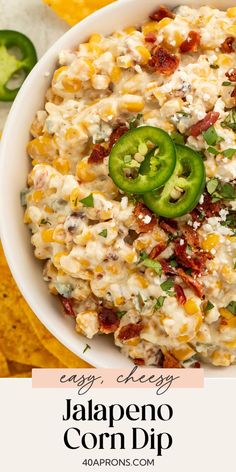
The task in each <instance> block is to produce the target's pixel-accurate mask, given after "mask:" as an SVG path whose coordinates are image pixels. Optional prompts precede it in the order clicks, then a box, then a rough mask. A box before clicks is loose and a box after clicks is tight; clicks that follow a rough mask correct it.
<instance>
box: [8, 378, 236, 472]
mask: <svg viewBox="0 0 236 472" xmlns="http://www.w3.org/2000/svg"><path fill="white" fill-rule="evenodd" d="M0 392H1V402H0V449H1V452H0V468H1V469H2V470H3V471H4V472H15V471H19V472H32V471H33V472H54V471H55V472H64V471H72V470H73V472H83V471H85V472H87V471H91V472H96V471H97V470H98V471H102V472H111V471H115V472H116V471H120V472H121V471H122V472H124V471H126V470H127V471H128V472H136V471H138V472H139V471H143V472H144V471H145V472H149V471H150V472H152V471H155V472H172V471H175V472H199V471H200V470H201V471H203V472H222V471H224V470H230V471H233V470H235V449H236V447H235V424H236V408H235V394H236V379H224V380H219V379H218V380H217V379H208V380H206V381H205V388H204V389H195V390H192V389H172V390H169V391H168V392H167V393H166V394H164V395H162V396H156V394H155V390H151V389H150V390H142V389H139V390H136V391H135V394H134V390H131V389H130V390H128V389H125V390H122V391H121V390H114V389H113V390H108V389H107V390H105V389H104V390H102V389H99V390H96V389H94V390H93V391H90V392H89V393H87V394H86V395H84V396H83V397H81V396H78V394H77V391H76V389H75V390H71V389H70V390H66V389H65V390H61V389H32V387H31V379H17V380H16V379H1V380H0ZM66 398H72V399H73V402H75V403H85V402H86V401H87V400H89V399H90V398H93V399H94V402H96V403H105V404H106V405H109V404H112V403H116V402H117V403H119V402H120V403H122V404H123V406H125V405H127V404H129V403H133V402H135V403H136V404H140V405H141V404H146V403H150V402H151V403H152V402H154V404H156V405H159V404H160V403H169V404H170V405H171V406H172V407H173V409H174V416H173V419H172V420H170V421H169V422H165V423H164V422H159V423H157V424H155V425H153V424H148V422H147V423H146V424H145V426H144V424H143V422H142V424H138V423H137V422H135V423H132V424H130V423H131V422H128V421H127V420H126V421H120V422H119V423H118V425H119V426H118V429H117V430H116V432H118V431H123V432H125V431H127V437H128V436H129V434H130V429H131V427H132V426H141V427H144V428H145V427H146V428H149V427H153V426H154V427H155V428H156V429H157V430H158V432H163V431H167V432H169V433H170V434H171V435H172V437H173V446H172V447H171V449H169V450H167V451H166V452H164V455H163V457H161V458H156V459H155V467H149V468H146V467H142V468H140V467H127V468H126V467H125V468H124V467H120V468H117V467H109V468H105V467H95V466H93V467H83V466H82V465H81V463H82V461H83V459H84V458H85V457H86V458H93V459H95V458H125V457H126V458H127V457H129V458H130V457H132V458H134V457H145V458H153V457H156V456H155V451H154V452H153V451H151V452H150V451H149V450H148V449H145V451H144V450H142V451H141V452H140V451H132V450H129V448H128V447H127V450H126V451H119V450H118V451H109V450H107V451H97V450H94V451H83V450H81V449H78V450H74V451H73V450H69V449H67V448H66V447H65V446H64V443H63V435H64V432H65V430H66V429H67V428H68V427H69V426H74V427H78V428H80V429H81V430H84V431H85V430H88V431H93V432H96V433H101V432H104V431H106V427H105V424H104V423H101V422H99V423H97V422H93V424H91V423H87V424H84V423H78V422H77V423H78V424H76V422H70V424H69V421H68V422H65V421H64V422H63V421H62V415H63V414H64V412H65V403H66V402H65V399H66ZM110 432H111V431H110ZM112 432H114V431H112ZM143 451H144V452H143Z"/></svg>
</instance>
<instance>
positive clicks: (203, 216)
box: [198, 211, 206, 221]
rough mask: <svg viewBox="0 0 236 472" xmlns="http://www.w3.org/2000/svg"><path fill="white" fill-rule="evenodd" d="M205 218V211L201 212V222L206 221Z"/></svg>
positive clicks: (199, 217)
mask: <svg viewBox="0 0 236 472" xmlns="http://www.w3.org/2000/svg"><path fill="white" fill-rule="evenodd" d="M205 216H206V213H205V211H201V212H200V213H199V216H198V219H199V221H202V220H204V218H205Z"/></svg>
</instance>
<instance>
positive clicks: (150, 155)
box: [109, 126, 176, 193]
mask: <svg viewBox="0 0 236 472" xmlns="http://www.w3.org/2000/svg"><path fill="white" fill-rule="evenodd" d="M146 159H148V162H149V165H148V167H147V168H146V167H142V166H141V163H142V161H145V160H146ZM175 163H176V153H175V146H174V143H173V141H172V139H171V138H170V136H169V135H168V134H167V133H166V132H165V131H163V130H161V129H159V128H155V127H153V126H141V127H139V128H136V129H133V130H131V131H128V132H127V133H126V134H124V135H123V136H122V137H121V138H120V139H119V141H117V143H116V144H115V145H114V146H113V148H112V150H111V153H110V157H109V174H110V176H111V178H112V180H113V181H114V183H115V184H116V185H117V187H119V188H120V189H121V190H123V191H125V192H129V193H144V192H149V191H151V190H154V189H155V188H158V187H161V186H162V185H163V184H164V183H165V182H166V181H167V180H168V179H169V178H170V176H171V174H172V172H173V170H174V168H175ZM142 169H143V170H142Z"/></svg>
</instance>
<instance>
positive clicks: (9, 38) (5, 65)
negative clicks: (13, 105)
mask: <svg viewBox="0 0 236 472" xmlns="http://www.w3.org/2000/svg"><path fill="white" fill-rule="evenodd" d="M14 47H15V48H18V49H19V50H20V52H21V54H22V58H21V59H17V58H16V57H15V56H14V55H13V54H10V53H9V52H8V50H9V49H10V48H14ZM36 62H37V54H36V51H35V48H34V45H33V44H32V42H31V41H30V39H29V38H27V36H25V35H24V34H22V33H18V31H11V30H0V101H4V102H11V101H12V100H14V98H15V96H16V94H17V92H18V90H19V88H20V87H17V88H15V89H14V90H11V89H9V88H8V86H7V83H8V81H9V80H10V79H11V78H12V77H13V75H14V74H15V73H16V72H19V71H21V70H23V71H24V72H25V74H26V75H28V74H29V72H30V71H31V69H32V68H33V67H34V65H35V64H36Z"/></svg>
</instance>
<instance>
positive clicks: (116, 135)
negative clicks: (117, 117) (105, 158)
mask: <svg viewBox="0 0 236 472" xmlns="http://www.w3.org/2000/svg"><path fill="white" fill-rule="evenodd" d="M127 131H129V128H127V126H126V125H124V124H122V125H119V126H117V128H115V129H114V130H113V131H112V133H111V135H110V138H109V143H108V151H107V152H108V154H109V153H110V152H111V149H112V147H113V146H114V144H115V143H116V141H118V139H120V138H121V136H123V134H125V133H127Z"/></svg>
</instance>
